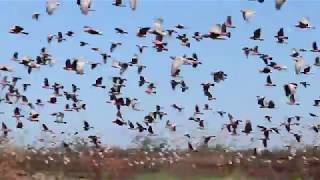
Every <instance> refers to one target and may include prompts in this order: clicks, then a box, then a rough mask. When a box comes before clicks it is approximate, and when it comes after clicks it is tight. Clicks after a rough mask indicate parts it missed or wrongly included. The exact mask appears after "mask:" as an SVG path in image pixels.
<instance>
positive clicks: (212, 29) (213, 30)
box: [209, 24, 222, 34]
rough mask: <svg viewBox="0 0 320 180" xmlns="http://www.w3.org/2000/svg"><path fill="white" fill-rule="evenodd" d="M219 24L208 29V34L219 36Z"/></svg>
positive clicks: (220, 29)
mask: <svg viewBox="0 0 320 180" xmlns="http://www.w3.org/2000/svg"><path fill="white" fill-rule="evenodd" d="M221 27H222V26H221V24H215V25H213V26H211V27H210V30H209V32H211V33H215V34H221V31H222V28H221Z"/></svg>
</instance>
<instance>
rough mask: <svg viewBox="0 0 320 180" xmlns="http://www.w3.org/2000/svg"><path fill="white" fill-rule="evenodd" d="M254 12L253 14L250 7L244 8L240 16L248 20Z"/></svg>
mask: <svg viewBox="0 0 320 180" xmlns="http://www.w3.org/2000/svg"><path fill="white" fill-rule="evenodd" d="M254 14H255V11H253V10H251V9H244V10H243V11H242V17H243V19H244V20H245V21H249V20H250V18H251V17H252V16H253V15H254Z"/></svg>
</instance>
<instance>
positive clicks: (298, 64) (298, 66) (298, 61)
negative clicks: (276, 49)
mask: <svg viewBox="0 0 320 180" xmlns="http://www.w3.org/2000/svg"><path fill="white" fill-rule="evenodd" d="M303 64H304V60H303V59H302V58H300V57H299V58H296V63H295V64H294V68H295V72H296V74H300V72H301V68H302V66H303Z"/></svg>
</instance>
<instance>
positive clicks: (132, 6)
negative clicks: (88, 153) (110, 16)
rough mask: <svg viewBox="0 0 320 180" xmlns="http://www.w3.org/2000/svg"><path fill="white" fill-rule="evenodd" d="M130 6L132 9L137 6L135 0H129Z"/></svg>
mask: <svg viewBox="0 0 320 180" xmlns="http://www.w3.org/2000/svg"><path fill="white" fill-rule="evenodd" d="M129 4H130V8H131V9H132V10H133V11H134V10H136V8H137V0H129Z"/></svg>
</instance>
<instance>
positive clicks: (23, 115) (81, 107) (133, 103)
mask: <svg viewBox="0 0 320 180" xmlns="http://www.w3.org/2000/svg"><path fill="white" fill-rule="evenodd" d="M250 1H253V0H250ZM256 1H257V2H259V3H263V2H264V1H263V0H256ZM285 2H286V0H275V8H276V9H277V10H280V9H281V7H282V6H283V4H284V3H285ZM92 3H93V1H92V0H77V1H76V2H75V5H76V6H79V8H80V10H81V13H82V14H84V15H88V13H90V12H91V11H94V10H93V9H92V8H91V4H92ZM59 5H60V3H59V2H58V1H57V0H47V3H46V12H47V14H48V15H49V16H54V14H55V11H56V10H57V9H59ZM112 5H114V6H116V7H126V4H125V2H123V1H122V0H115V1H113V3H112ZM129 6H130V8H131V9H132V10H133V11H135V10H136V8H137V0H129ZM255 13H256V12H255V11H253V10H251V9H242V10H241V14H242V17H243V20H244V21H247V22H249V21H250V19H251V18H254V16H255ZM241 14H239V15H241ZM41 16H43V15H42V14H40V13H37V12H35V13H33V14H32V19H33V20H35V21H38V20H39V18H41ZM295 27H296V28H299V29H310V30H312V29H314V28H315V27H313V26H312V24H311V23H310V20H309V18H307V17H303V18H301V19H300V20H299V21H298V23H297V24H296V25H295ZM183 29H187V28H186V26H185V25H183V24H177V25H176V26H175V27H173V28H169V29H164V28H163V19H161V18H158V19H155V21H154V22H153V26H150V27H149V26H146V27H139V28H138V29H137V32H136V33H135V36H137V37H138V38H145V37H146V36H152V37H154V40H153V41H152V43H151V44H152V46H150V47H149V46H148V45H146V44H144V45H142V44H137V45H136V48H137V54H135V55H134V56H133V57H132V58H131V60H130V61H129V62H124V61H118V60H115V59H113V60H109V59H112V58H113V56H112V54H113V52H114V51H115V50H116V49H117V47H119V46H121V45H122V43H120V42H112V43H111V45H110V49H109V50H108V52H103V51H102V50H101V49H99V48H95V47H90V43H88V42H84V41H81V42H79V45H80V46H81V47H86V46H87V47H90V49H91V50H92V51H94V52H96V53H98V54H100V55H101V61H97V62H90V61H86V60H84V59H81V58H73V59H67V60H65V65H64V67H61V68H63V69H64V70H65V71H67V72H69V73H76V74H78V75H79V76H80V75H86V73H90V72H87V71H89V70H88V69H87V68H86V67H87V66H89V68H90V69H91V71H93V70H95V68H96V67H98V66H103V65H110V66H111V67H110V68H114V69H119V75H118V76H114V77H112V78H111V80H112V86H111V88H107V84H106V82H105V79H104V78H103V77H102V76H100V77H97V78H96V81H95V82H93V83H92V86H94V87H96V88H97V89H104V90H106V94H107V96H108V100H107V101H106V103H108V104H110V106H114V107H115V108H116V110H117V113H116V118H115V119H114V120H113V121H112V122H113V123H114V125H115V126H119V127H121V128H127V129H128V131H136V132H138V133H140V134H144V135H147V136H157V135H159V134H157V129H155V128H154V126H153V124H154V123H157V122H159V121H161V120H165V119H166V118H165V117H166V115H168V114H167V112H165V108H173V109H175V110H177V112H182V111H184V108H185V107H183V106H182V105H179V104H177V103H174V104H172V105H171V106H170V107H162V106H161V105H157V106H156V107H155V108H154V111H152V112H148V113H146V112H144V111H143V110H142V109H141V108H140V105H139V104H140V101H139V100H138V99H137V98H135V97H128V96H124V95H123V94H122V89H123V88H126V83H127V81H132V80H131V79H129V78H125V77H124V76H123V74H125V72H126V71H127V70H128V69H136V71H137V74H138V76H139V80H138V83H137V86H139V87H140V88H144V90H145V93H146V95H148V96H152V95H153V96H161V94H158V93H157V88H158V87H157V85H156V83H154V82H152V81H149V80H148V78H146V77H145V76H144V74H143V72H144V69H146V68H148V67H147V66H145V65H143V64H142V63H141V61H140V60H139V56H138V54H142V53H144V51H145V49H146V48H153V49H154V50H155V51H156V52H158V53H161V52H163V51H169V49H168V42H166V38H167V37H175V38H176V40H177V41H178V42H179V44H180V45H181V46H183V47H185V48H190V47H191V43H201V41H203V40H205V39H211V40H228V39H229V38H232V35H231V30H232V29H237V28H236V26H235V25H234V24H233V23H232V17H231V16H228V17H227V18H226V21H225V22H223V23H222V24H216V25H213V26H212V27H211V28H210V30H209V32H205V33H202V32H194V33H193V36H191V37H189V36H188V35H187V34H184V33H180V32H179V31H180V30H183ZM114 31H115V33H117V34H120V35H124V34H128V35H134V34H133V33H132V32H127V31H126V30H125V29H122V28H119V27H115V28H114ZM83 32H85V33H87V34H89V35H92V36H103V33H102V32H101V31H100V30H98V29H95V28H93V27H90V26H84V27H83ZM9 33H11V34H15V35H21V36H25V35H29V34H31V33H32V32H29V31H28V30H27V29H24V27H22V26H20V25H14V26H13V27H11V28H10V30H9ZM73 36H76V34H75V33H74V32H73V31H67V32H57V34H49V35H48V36H47V43H48V44H50V43H52V42H55V41H56V42H57V43H62V42H63V41H67V40H68V38H71V37H73ZM274 38H275V40H276V42H277V43H279V44H288V40H289V37H287V36H286V35H285V32H284V28H281V29H279V30H278V32H277V33H276V34H275V36H274ZM250 39H252V40H253V41H264V39H263V38H262V31H261V29H260V28H259V29H256V30H255V31H254V32H253V34H252V36H251V37H250ZM242 50H243V52H244V55H245V57H247V58H248V57H249V56H252V57H257V58H259V59H261V62H262V63H263V64H264V65H265V67H264V68H263V69H261V70H260V73H263V74H265V75H266V83H265V86H268V87H271V88H272V87H274V86H283V92H279V93H283V95H284V96H285V97H287V99H288V105H299V102H297V101H296V98H295V95H296V91H297V89H298V87H299V88H302V87H304V88H308V86H310V84H309V83H308V82H288V83H287V84H283V85H280V84H274V83H273V81H272V72H273V71H284V70H286V69H287V67H286V66H284V65H281V64H279V63H277V62H275V61H274V59H273V57H272V56H271V55H269V54H266V53H262V52H260V51H259V48H258V46H255V47H244V48H242ZM302 52H310V53H314V54H316V53H319V52H320V49H318V47H317V43H316V42H313V44H312V48H311V49H293V51H292V53H291V54H290V56H291V58H292V60H293V62H294V66H295V74H297V75H299V74H306V75H312V71H311V69H312V67H317V66H318V67H319V66H320V57H319V56H317V57H316V58H315V61H314V64H313V65H308V64H306V63H305V61H304V59H303V56H302V54H301V53H302ZM170 59H171V71H170V74H168V76H171V77H172V80H171V81H170V85H168V86H169V88H171V89H172V91H181V93H184V92H186V91H188V90H189V88H190V87H189V86H188V85H187V84H188V83H187V82H185V81H184V80H183V76H182V75H181V74H182V71H183V68H184V66H188V65H189V66H192V67H193V68H197V67H198V66H201V65H202V62H201V61H200V59H199V58H198V55H197V53H193V54H192V55H190V56H188V55H183V56H170ZM11 61H13V62H16V65H17V66H24V67H25V68H26V70H27V73H28V74H31V73H37V71H35V70H39V69H40V70H41V68H42V67H43V66H49V67H51V66H54V64H55V60H54V58H53V56H52V55H51V54H50V52H48V49H47V48H46V47H43V48H41V51H40V53H39V55H38V56H36V57H35V58H31V57H28V56H24V57H20V54H19V52H14V53H13V56H12V58H11ZM14 71H15V69H14V68H13V67H10V66H8V65H4V64H2V65H0V72H1V74H0V75H1V76H2V77H1V82H0V85H1V91H2V92H5V93H4V95H3V97H1V99H0V103H1V104H9V105H10V106H11V107H12V111H13V112H12V116H11V117H12V118H13V119H15V120H16V122H17V123H16V127H15V128H17V129H22V128H24V124H23V123H24V121H31V122H35V123H37V122H41V123H40V124H41V128H42V131H44V132H46V133H52V134H59V133H61V134H63V133H64V132H62V131H61V132H54V131H53V130H51V128H50V127H49V126H47V125H46V123H45V122H44V121H43V120H42V119H41V114H40V113H38V112H37V109H38V108H43V107H46V106H48V104H52V105H55V104H57V103H58V102H60V103H64V104H65V108H64V109H63V110H61V111H59V112H52V113H51V114H50V115H51V116H52V117H54V118H55V121H54V122H56V123H59V124H67V123H68V122H67V121H65V120H64V117H65V114H67V113H69V112H81V111H86V108H87V106H86V102H84V101H83V100H81V98H80V97H81V94H80V93H79V92H80V88H79V87H78V86H77V84H61V83H59V82H51V81H50V79H49V77H45V78H44V79H43V84H42V88H43V91H48V92H52V95H51V96H50V97H49V98H48V99H47V100H43V99H29V98H28V97H27V96H26V95H25V92H27V91H28V88H29V87H30V86H39V84H30V83H26V82H25V81H24V78H23V77H16V76H13V75H12V73H13V72H14ZM211 76H212V77H213V82H203V83H201V84H200V85H201V86H202V92H203V95H204V96H205V97H207V100H208V102H207V103H205V104H204V106H203V107H201V106H199V105H195V108H194V113H193V114H192V115H191V116H190V118H188V119H186V121H190V122H194V124H195V126H198V129H200V130H203V131H205V130H206V123H205V120H204V119H203V118H202V115H203V114H205V113H208V112H212V111H213V108H212V107H210V104H209V102H211V101H212V100H216V99H218V98H219V97H214V95H213V91H212V89H213V88H214V86H215V85H216V84H217V83H223V81H225V80H226V79H227V77H228V75H227V74H226V73H225V72H224V71H217V72H212V73H211ZM82 93H85V92H82ZM18 105H19V106H20V105H22V106H21V107H18ZM257 106H258V107H260V108H266V109H273V108H277V103H276V102H275V101H274V100H271V99H268V98H267V97H264V96H257ZM313 106H318V107H319V106H320V99H315V100H314V104H313ZM123 109H130V110H131V111H138V112H140V113H144V114H145V117H144V119H142V120H141V121H136V122H132V121H130V120H125V119H124V118H123V113H122V110H123ZM215 112H216V113H217V114H219V115H220V116H221V117H224V116H225V115H226V116H227V117H228V121H227V122H226V123H224V125H223V127H222V130H227V131H228V132H229V134H230V136H237V135H239V134H241V133H244V134H246V135H248V134H250V133H252V132H253V130H254V129H255V130H257V131H259V132H260V131H261V138H258V140H259V141H260V140H261V143H262V145H263V146H264V147H265V148H267V147H268V143H269V141H270V134H271V133H275V134H279V133H280V132H281V131H287V132H288V133H289V134H290V135H292V137H294V139H295V140H296V141H297V142H298V143H299V142H301V141H302V139H303V137H302V134H301V133H299V132H297V131H294V129H295V128H294V127H296V126H302V125H301V123H300V119H301V118H303V117H301V116H298V115H297V116H293V117H289V118H287V120H286V121H285V122H283V123H281V124H279V126H275V127H274V126H272V127H269V126H262V125H258V124H257V125H253V123H252V122H251V121H250V120H246V121H242V120H239V119H236V118H235V117H234V116H233V115H232V114H231V113H228V112H225V111H215ZM7 113H9V112H1V114H7ZM309 115H310V116H311V117H313V118H317V117H318V115H317V114H314V113H309ZM0 116H1V115H0ZM265 119H266V121H270V122H271V121H272V116H270V115H266V116H265ZM164 127H165V128H167V129H168V131H172V132H176V130H177V128H179V126H177V124H175V122H174V121H171V120H165V125H164ZM239 127H240V128H241V129H239ZM242 127H243V128H242ZM307 128H308V129H310V130H312V131H314V133H316V134H318V133H319V130H320V129H319V128H320V126H318V125H317V124H315V125H313V126H311V127H307ZM93 130H94V127H92V126H91V125H90V122H89V121H88V120H83V131H89V132H90V131H93ZM80 131H81V130H79V131H76V132H74V134H73V135H77V134H79V132H80ZM2 133H3V137H4V138H7V137H8V136H9V135H10V134H11V133H14V127H8V126H7V125H6V122H5V121H2ZM184 137H185V138H186V140H187V144H186V147H188V149H189V150H190V151H197V147H195V145H194V143H193V142H192V139H193V135H192V134H190V133H186V134H184ZM215 137H216V136H215V135H208V136H204V137H201V138H202V139H203V140H202V143H201V144H202V145H208V144H209V143H210V142H212V141H214V139H215ZM88 138H89V139H90V142H92V143H93V145H94V146H96V147H97V148H99V147H100V146H101V141H100V138H99V137H98V136H97V135H90V136H88ZM62 144H63V145H64V146H65V147H68V146H69V145H68V143H67V142H62Z"/></svg>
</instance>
